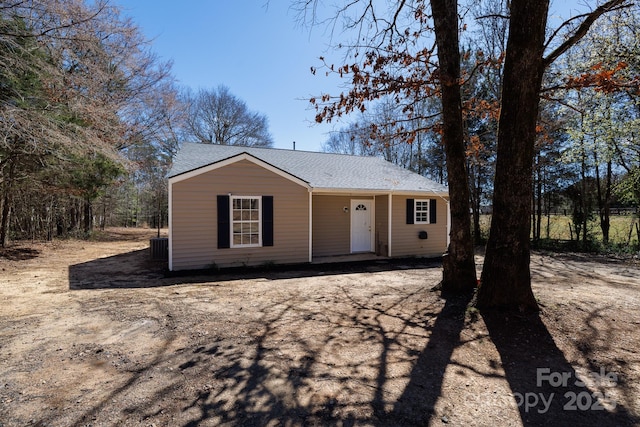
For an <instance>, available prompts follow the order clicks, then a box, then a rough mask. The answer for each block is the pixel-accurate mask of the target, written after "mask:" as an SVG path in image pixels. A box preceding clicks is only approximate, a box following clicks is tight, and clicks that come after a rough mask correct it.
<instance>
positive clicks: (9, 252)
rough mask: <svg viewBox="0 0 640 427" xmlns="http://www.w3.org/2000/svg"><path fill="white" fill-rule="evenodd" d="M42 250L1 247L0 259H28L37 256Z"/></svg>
mask: <svg viewBox="0 0 640 427" xmlns="http://www.w3.org/2000/svg"><path fill="white" fill-rule="evenodd" d="M39 255H40V251H39V250H37V249H33V248H21V247H15V248H0V259H2V258H4V259H8V260H9V261H27V260H30V259H34V258H37V257H38V256H39Z"/></svg>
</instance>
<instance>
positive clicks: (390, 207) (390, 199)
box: [387, 193, 393, 258]
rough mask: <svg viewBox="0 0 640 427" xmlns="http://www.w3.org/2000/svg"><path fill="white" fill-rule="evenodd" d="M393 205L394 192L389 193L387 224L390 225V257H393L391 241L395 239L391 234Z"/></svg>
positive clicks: (388, 250) (388, 246)
mask: <svg viewBox="0 0 640 427" xmlns="http://www.w3.org/2000/svg"><path fill="white" fill-rule="evenodd" d="M392 205H393V194H391V193H389V203H387V209H388V215H387V217H388V224H387V226H388V227H389V230H388V237H387V256H388V257H389V258H391V242H392V241H393V238H392V236H391V229H392V227H391V225H392V224H393V218H392V217H391V214H392V212H393V209H392Z"/></svg>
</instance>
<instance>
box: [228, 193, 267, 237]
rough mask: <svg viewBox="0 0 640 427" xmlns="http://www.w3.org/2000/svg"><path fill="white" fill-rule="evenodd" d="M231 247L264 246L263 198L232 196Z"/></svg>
mask: <svg viewBox="0 0 640 427" xmlns="http://www.w3.org/2000/svg"><path fill="white" fill-rule="evenodd" d="M230 208H231V233H232V235H231V247H241V246H244V247H248V246H261V245H262V233H261V228H262V221H261V218H262V215H261V198H260V197H253V196H231V206H230Z"/></svg>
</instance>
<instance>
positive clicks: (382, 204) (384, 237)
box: [375, 196, 389, 256]
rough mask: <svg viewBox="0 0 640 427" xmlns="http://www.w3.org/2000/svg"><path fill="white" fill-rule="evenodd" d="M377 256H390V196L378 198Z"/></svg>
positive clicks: (376, 209)
mask: <svg viewBox="0 0 640 427" xmlns="http://www.w3.org/2000/svg"><path fill="white" fill-rule="evenodd" d="M375 212H376V246H375V251H376V254H378V255H381V256H389V246H388V244H389V196H376V207H375Z"/></svg>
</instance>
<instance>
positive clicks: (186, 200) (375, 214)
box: [169, 143, 449, 271]
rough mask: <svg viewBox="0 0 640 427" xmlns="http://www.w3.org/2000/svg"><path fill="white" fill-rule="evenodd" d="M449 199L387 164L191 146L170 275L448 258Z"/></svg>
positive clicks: (174, 203)
mask: <svg viewBox="0 0 640 427" xmlns="http://www.w3.org/2000/svg"><path fill="white" fill-rule="evenodd" d="M448 200H449V198H448V190H447V187H445V186H443V185H441V184H438V183H436V182H434V181H431V180H429V179H427V178H425V177H423V176H421V175H418V174H416V173H413V172H410V171H408V170H406V169H403V168H401V167H398V166H396V165H393V164H392V163H389V162H387V161H385V160H383V159H381V158H378V157H361V156H350V155H344V154H330V153H316V152H307V151H295V150H282V149H268V148H253V147H241V146H223V145H212V144H193V143H185V144H183V145H182V147H181V149H180V151H179V152H178V154H177V155H176V158H175V159H174V163H173V167H172V169H171V171H170V173H169V269H170V270H172V271H177V270H188V269H205V268H213V267H233V266H244V265H247V266H248V265H268V264H294V263H309V262H314V261H315V260H317V259H318V258H324V257H331V256H337V255H348V254H356V253H371V254H372V255H373V254H377V255H379V256H383V257H410V256H415V257H438V256H441V255H442V254H443V253H444V252H446V249H447V245H448V236H449V205H448Z"/></svg>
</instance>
